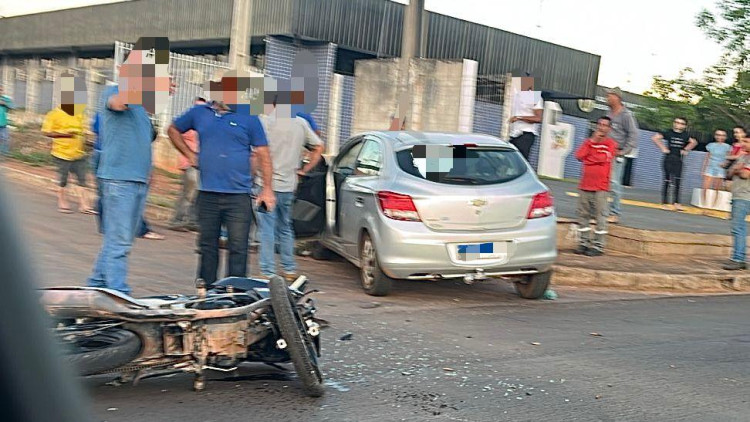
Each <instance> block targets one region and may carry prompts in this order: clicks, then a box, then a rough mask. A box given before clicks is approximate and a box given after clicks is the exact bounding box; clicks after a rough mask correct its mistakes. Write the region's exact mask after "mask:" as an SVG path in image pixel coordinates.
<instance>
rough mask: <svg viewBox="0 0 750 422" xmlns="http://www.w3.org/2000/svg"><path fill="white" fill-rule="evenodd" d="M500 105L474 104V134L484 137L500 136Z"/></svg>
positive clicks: (501, 109)
mask: <svg viewBox="0 0 750 422" xmlns="http://www.w3.org/2000/svg"><path fill="white" fill-rule="evenodd" d="M502 115H503V106H502V104H494V103H488V102H485V101H479V100H477V101H475V102H474V132H475V133H483V134H485V135H492V136H500V130H501V129H502Z"/></svg>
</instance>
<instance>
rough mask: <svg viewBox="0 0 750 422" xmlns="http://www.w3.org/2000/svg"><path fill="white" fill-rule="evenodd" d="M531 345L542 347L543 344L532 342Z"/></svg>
mask: <svg viewBox="0 0 750 422" xmlns="http://www.w3.org/2000/svg"><path fill="white" fill-rule="evenodd" d="M531 345H532V346H541V345H542V343H539V342H538V341H532V342H531Z"/></svg>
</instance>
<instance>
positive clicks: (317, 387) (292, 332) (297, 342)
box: [268, 276, 325, 397]
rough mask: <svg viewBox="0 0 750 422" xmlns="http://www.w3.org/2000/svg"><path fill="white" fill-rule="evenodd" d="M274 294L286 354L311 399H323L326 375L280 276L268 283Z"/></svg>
mask: <svg viewBox="0 0 750 422" xmlns="http://www.w3.org/2000/svg"><path fill="white" fill-rule="evenodd" d="M268 289H269V290H270V291H271V307H272V308H273V314H274V316H275V317H276V322H277V323H278V325H279V331H281V337H283V339H284V340H285V341H286V344H287V346H286V350H287V352H288V353H289V357H291V358H292V363H293V364H294V369H295V370H296V371H297V376H298V377H299V379H300V381H302V386H303V388H304V390H305V393H306V394H307V395H308V396H310V397H320V396H322V395H323V393H324V392H325V388H324V387H323V375H322V374H321V373H320V369H319V368H318V360H317V356H316V353H315V347H314V346H313V343H312V339H310V336H309V335H308V333H307V329H306V327H305V324H304V321H302V318H301V317H300V315H299V312H297V307H296V306H295V305H294V303H293V302H292V298H291V297H290V295H289V289H288V288H287V286H286V282H285V281H284V279H283V278H281V277H279V276H273V277H271V280H270V281H269V282H268Z"/></svg>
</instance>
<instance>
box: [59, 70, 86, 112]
mask: <svg viewBox="0 0 750 422" xmlns="http://www.w3.org/2000/svg"><path fill="white" fill-rule="evenodd" d="M87 100H88V96H87V92H86V80H85V79H84V78H81V77H75V76H74V75H72V74H69V73H65V74H63V75H62V76H61V77H60V108H61V109H62V110H63V111H64V112H66V113H68V114H69V115H71V116H75V115H78V114H81V113H83V110H84V109H85V108H86V103H87Z"/></svg>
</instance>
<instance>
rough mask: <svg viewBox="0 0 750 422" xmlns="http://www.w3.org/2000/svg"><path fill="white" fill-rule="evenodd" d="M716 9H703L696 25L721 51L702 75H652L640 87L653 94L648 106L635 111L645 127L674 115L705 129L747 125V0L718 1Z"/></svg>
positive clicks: (749, 92)
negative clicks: (646, 84) (649, 82)
mask: <svg viewBox="0 0 750 422" xmlns="http://www.w3.org/2000/svg"><path fill="white" fill-rule="evenodd" d="M716 8H717V9H718V10H719V11H720V13H718V14H714V13H712V12H710V11H709V10H707V9H704V10H703V11H702V12H701V13H700V14H699V15H698V16H697V18H696V24H697V25H698V27H699V28H701V29H703V31H704V32H705V33H706V35H707V36H708V37H709V38H711V39H713V40H715V41H716V42H717V43H719V44H720V45H721V46H722V47H723V48H724V52H725V54H724V56H723V57H722V58H721V60H720V61H719V63H718V64H716V65H714V66H712V67H710V68H708V69H706V70H705V71H704V72H703V74H701V75H697V74H695V72H694V71H693V70H692V69H690V68H686V69H684V70H682V71H681V72H680V73H679V75H678V76H677V77H676V78H674V79H665V78H662V77H661V76H654V80H653V82H652V85H651V89H649V90H648V91H646V92H644V95H647V96H649V97H651V98H649V99H648V101H649V103H650V104H648V109H644V110H640V111H639V112H638V114H637V117H638V119H639V122H642V123H643V125H644V126H651V127H652V128H657V127H661V128H662V129H666V128H669V127H671V122H672V119H673V118H674V117H676V116H684V117H686V118H687V119H688V120H689V121H690V127H691V130H693V131H698V132H702V133H704V134H708V133H711V132H713V131H714V130H715V129H720V128H721V129H725V130H731V128H732V127H733V126H736V125H743V126H747V125H749V124H750V0H717V2H716Z"/></svg>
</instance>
